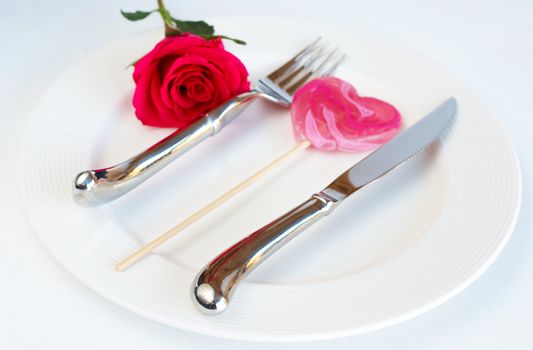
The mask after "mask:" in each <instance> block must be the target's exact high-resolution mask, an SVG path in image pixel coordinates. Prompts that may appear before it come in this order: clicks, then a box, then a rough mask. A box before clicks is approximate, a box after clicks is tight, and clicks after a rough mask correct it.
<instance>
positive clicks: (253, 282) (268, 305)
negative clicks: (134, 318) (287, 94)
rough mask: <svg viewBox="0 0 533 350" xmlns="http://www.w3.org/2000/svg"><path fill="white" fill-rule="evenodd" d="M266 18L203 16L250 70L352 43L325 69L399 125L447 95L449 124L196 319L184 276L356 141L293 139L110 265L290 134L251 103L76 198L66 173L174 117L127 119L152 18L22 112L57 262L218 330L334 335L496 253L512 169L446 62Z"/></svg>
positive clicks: (444, 285)
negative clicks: (200, 137) (236, 41)
mask: <svg viewBox="0 0 533 350" xmlns="http://www.w3.org/2000/svg"><path fill="white" fill-rule="evenodd" d="M271 21H272V19H268V18H238V19H226V20H217V21H214V23H215V24H216V25H217V28H219V30H220V32H223V33H228V34H231V35H236V36H243V37H245V39H247V41H248V42H249V45H248V46H247V47H239V46H235V45H231V44H228V47H230V49H231V50H232V51H233V52H235V53H237V54H238V55H239V56H240V57H241V58H242V59H243V60H244V61H245V63H246V64H247V66H248V68H249V70H250V71H251V72H253V78H255V77H258V76H260V75H261V74H263V73H266V72H268V71H269V70H271V69H272V68H273V67H275V66H276V65H278V64H279V63H280V62H282V61H283V60H285V59H286V58H287V57H289V55H290V54H292V53H294V52H295V51H296V50H298V49H299V48H301V47H302V46H304V45H305V44H306V43H307V42H309V41H310V40H311V39H313V38H314V37H316V36H317V35H319V34H321V35H323V36H325V37H326V38H334V41H335V42H336V43H342V49H343V50H344V51H346V52H347V53H348V55H349V58H350V60H349V62H347V63H346V64H345V65H344V67H343V69H341V70H340V71H339V76H341V77H343V78H345V79H347V80H349V81H351V82H352V83H353V84H354V85H355V86H356V87H357V88H358V90H359V91H360V93H362V94H363V95H372V96H377V97H380V98H383V99H385V100H388V101H390V102H392V103H393V104H395V105H396V106H397V107H398V108H399V109H400V111H401V112H402V114H403V115H404V118H405V125H406V126H409V125H410V124H412V123H413V122H415V121H416V120H417V119H419V118H420V117H422V116H423V115H424V114H425V113H426V112H428V111H430V110H431V109H432V108H434V107H435V106H436V105H437V104H439V103H440V102H441V101H442V100H443V99H444V98H446V97H448V96H455V97H456V98H457V100H458V102H459V109H460V110H459V113H458V118H457V121H456V123H455V125H454V127H453V129H452V130H451V131H450V132H448V134H447V135H446V136H445V137H444V138H443V140H442V141H441V142H439V143H438V144H437V145H436V146H435V147H433V148H431V150H430V151H429V152H426V153H424V154H423V155H421V156H419V157H417V158H415V159H414V160H412V161H410V162H408V163H407V164H406V165H405V166H403V167H401V168H400V169H398V170H396V171H394V172H393V173H392V174H391V175H389V176H386V177H385V178H384V179H383V180H381V181H379V182H377V183H376V184H373V185H372V186H369V187H368V188H367V189H365V190H364V191H361V192H360V193H358V194H357V195H354V196H353V198H350V199H349V200H347V201H346V202H345V203H343V205H342V206H341V207H339V209H338V210H337V211H336V212H335V213H334V214H333V215H331V216H329V217H328V218H327V219H324V220H322V222H320V223H318V224H316V225H315V226H314V227H312V228H311V229H309V230H307V231H306V232H305V233H304V234H302V235H301V236H299V237H298V238H296V239H295V240H294V241H292V242H291V243H290V244H289V245H287V246H286V247H285V248H284V249H282V250H281V251H280V252H279V253H277V254H275V255H274V256H273V257H272V258H271V259H270V260H269V261H268V262H266V263H265V264H264V265H263V266H261V267H260V268H258V269H257V270H256V271H255V272H254V273H253V274H252V275H250V276H249V278H248V279H247V280H246V281H245V282H244V283H243V284H242V285H241V286H240V288H239V289H238V290H237V292H236V294H235V296H234V299H233V305H231V307H230V308H229V309H228V310H227V311H226V312H225V313H224V314H222V315H219V316H212V317H208V316H205V315H203V314H201V313H199V312H198V311H197V310H196V309H195V308H194V306H193V304H192V303H191V300H190V296H189V288H190V284H191V282H192V279H193V276H194V275H195V274H196V272H197V271H198V270H199V269H200V268H201V267H202V266H203V265H204V264H205V263H207V262H208V261H209V260H210V259H211V258H212V257H214V256H215V255H216V254H218V253H219V252H220V251H221V250H222V249H224V248H225V247H227V246H228V245H230V244H231V243H233V242H235V241H237V240H239V239H240V238H242V237H243V236H245V235H247V234H249V233H251V232H252V231H253V230H254V229H257V228H259V227H260V226H262V225H264V224H266V223H268V222H269V221H271V220H272V219H274V218H275V217H277V216H279V215H280V214H282V213H284V212H285V211H286V210H288V209H290V208H291V207H293V206H294V205H296V204H298V203H300V202H301V201H303V200H305V199H306V198H307V197H308V196H309V195H310V194H312V193H314V192H315V191H318V190H320V189H321V188H322V187H323V186H324V185H326V184H328V183H329V182H330V181H331V180H332V179H333V178H335V177H336V176H337V175H338V174H340V173H341V171H343V170H344V169H346V168H347V167H348V166H350V165H352V164H353V163H355V162H356V161H357V160H358V159H360V158H361V157H363V156H364V154H330V153H328V154H326V153H320V152H317V151H306V152H305V154H302V155H300V156H298V157H297V158H296V159H294V160H293V161H291V162H289V164H286V165H285V166H283V167H282V168H281V169H280V170H278V171H277V172H276V173H274V174H272V175H271V176H269V177H268V178H267V179H264V180H262V181H261V182H260V183H258V184H256V185H254V186H252V188H250V189H249V190H247V191H246V192H245V193H243V194H241V195H239V196H238V197H236V198H234V199H233V200H231V202H229V203H228V204H227V205H225V206H224V207H223V208H221V209H219V210H217V211H216V212H215V213H213V214H212V215H209V216H208V217H206V218H205V219H203V220H202V221H201V222H198V223H197V224H195V225H194V226H193V227H191V228H190V229H188V230H187V231H186V232H183V233H182V234H181V235H180V236H179V237H176V238H175V239H174V240H172V241H171V242H169V243H168V244H166V245H165V246H164V247H162V248H161V249H159V250H158V251H157V253H155V254H152V255H150V256H149V257H148V258H146V259H145V260H143V261H142V262H141V263H139V264H137V265H135V266H134V267H132V268H130V269H129V270H127V271H126V272H124V273H117V272H115V271H114V269H113V264H114V263H116V262H117V261H118V260H119V259H121V258H123V257H124V256H126V255H127V254H128V253H130V252H132V251H133V250H135V249H136V248H137V247H138V246H139V244H141V243H142V242H146V241H148V240H149V239H150V238H152V237H154V236H155V235H157V234H159V233H161V232H162V231H164V230H165V229H168V228H169V227H171V226H173V225H175V224H176V223H178V222H179V221H180V220H181V219H183V218H185V217H186V216H187V215H189V214H191V213H192V212H194V211H195V210H196V209H198V208H200V207H201V206H202V205H204V204H206V203H207V201H208V200H210V199H212V198H214V197H215V196H216V195H218V194H221V193H222V192H223V191H225V190H227V189H228V188H229V187H230V186H231V185H233V184H235V183H237V182H239V180H242V179H244V178H245V177H246V176H247V175H249V174H251V173H253V172H254V171H255V170H257V169H259V168H260V167H261V166H263V165H265V164H266V163H267V162H269V161H271V160H272V159H274V158H275V157H276V156H278V155H280V154H281V153H283V152H284V151H286V150H288V149H289V148H290V147H291V146H292V145H294V140H293V139H292V134H291V129H290V127H291V126H290V121H289V117H288V112H287V111H285V110H280V109H277V108H273V107H272V106H270V105H268V104H267V103H256V104H255V105H253V106H252V107H250V108H249V109H248V110H247V111H246V112H245V113H243V114H242V115H241V116H240V117H239V118H238V119H237V120H235V121H234V122H233V123H232V124H230V125H229V126H228V127H227V128H226V129H224V130H223V131H222V132H221V133H220V134H219V135H217V136H216V137H213V138H211V139H209V140H208V141H205V142H204V143H202V144H201V145H200V146H198V147H197V148H195V149H194V150H192V151H191V152H189V153H188V154H186V155H185V156H183V157H182V158H180V159H179V160H178V161H176V162H174V164H172V165H170V166H169V167H168V168H166V169H164V170H163V171H161V172H160V173H159V174H157V175H156V176H154V177H153V178H152V179H150V180H149V181H148V182H146V183H144V184H143V185H142V186H141V187H139V188H138V189H136V190H134V191H133V192H131V193H129V194H128V195H126V196H124V197H123V198H120V199H119V200H117V201H115V202H113V203H111V204H109V205H106V206H102V207H99V208H92V209H88V208H81V207H79V206H77V205H76V204H75V203H74V202H73V200H72V195H71V186H72V182H73V178H74V175H75V174H76V173H77V172H79V171H81V170H83V169H87V168H98V167H104V166H109V165H112V164H114V163H117V162H119V161H121V160H124V159H126V158H128V157H129V156H131V155H133V154H135V153H137V152H139V151H141V150H143V149H144V148H146V147H147V146H149V145H151V144H152V143H154V142H155V141H157V140H159V139H160V138H162V137H163V136H166V135H167V134H168V133H170V131H171V130H163V129H155V128H148V127H143V126H142V125H141V124H140V123H139V122H138V121H137V120H136V119H135V118H134V116H133V110H132V106H131V98H132V93H133V89H134V84H133V82H132V79H131V70H129V69H128V70H126V69H125V66H126V65H127V64H128V63H129V62H131V61H132V60H134V59H135V58H137V57H139V56H140V55H142V53H144V52H146V51H147V50H148V49H149V48H150V47H151V46H153V45H154V44H155V42H156V41H157V40H158V39H159V31H157V32H152V33H147V34H142V35H138V36H136V37H133V38H130V39H127V40H124V41H121V42H118V43H116V44H114V45H111V46H109V47H107V48H105V49H102V50H100V51H98V52H96V53H95V54H93V55H91V56H89V57H87V59H85V60H84V61H83V62H81V63H80V64H78V65H77V66H75V67H74V68H72V69H70V70H69V71H68V72H67V73H66V74H65V75H64V76H63V77H62V78H61V79H59V80H58V81H57V83H56V84H55V85H54V86H53V87H51V88H50V90H49V92H48V93H47V94H46V96H45V97H44V99H43V100H42V102H41V103H40V105H39V106H38V107H37V108H36V110H35V114H34V116H33V118H32V119H31V122H30V123H29V125H28V129H27V132H26V133H25V136H24V142H23V148H22V151H21V153H20V166H19V169H18V170H19V172H20V173H19V176H20V177H19V178H20V182H19V187H20V193H21V196H22V199H23V203H24V207H25V209H26V210H27V213H28V217H29V219H30V220H31V222H32V223H33V225H34V227H35V230H36V232H37V233H38V235H39V237H40V238H41V239H42V241H43V242H44V244H45V245H46V246H47V248H48V249H49V250H50V251H51V253H52V254H53V255H54V256H55V257H56V258H57V260H58V261H59V262H60V264H61V265H63V266H64V267H65V268H66V269H67V270H68V271H70V272H71V273H72V274H73V275H74V276H76V277H77V278H78V279H79V280H80V281H82V282H83V283H85V284H86V285H87V286H89V287H90V288H92V289H93V290H95V291H96V292H97V293H99V294H101V295H102V296H104V297H106V298H107V299H109V300H111V301H113V302H115V303H117V304H119V305H121V306H123V307H125V308H127V309H129V310H131V311H133V312H136V313H138V314H141V315H143V316H145V317H148V318H150V319H153V320H157V321H159V322H161V323H164V324H167V325H170V326H174V327H178V328H181V329H185V330H189V331H193V332H198V333H204V334H209V335H214V336H220V337H228V338H238V339H249V340H265V341H300V340H314V339H325V338H333V337H339V336H345V335H350V334H356V333H361V332H366V331H370V330H373V329H377V328H380V327H384V326H387V325H391V324H394V323H396V322H399V321H402V320H406V319H408V318H410V317H413V316H415V315H417V314H420V313H422V312H424V311H426V310H429V309H430V308H432V307H434V306H436V305H438V304H440V303H442V302H443V301H445V300H447V299H449V298H450V297H452V296H453V295H455V294H456V293H458V292H459V291H460V290H462V289H463V288H464V287H466V286H467V285H468V284H470V283H471V282H472V281H473V280H474V279H475V278H476V277H478V276H479V275H480V274H481V273H482V272H483V271H484V270H485V269H486V268H487V267H488V266H489V264H490V263H491V262H492V261H493V260H494V259H495V258H496V256H497V255H498V253H499V252H500V251H501V249H502V248H503V246H504V244H505V242H506V241H507V239H508V238H509V235H510V233H511V231H512V228H513V225H514V223H515V219H516V216H517V212H518V209H519V204H520V195H521V180H520V172H519V167H518V163H517V158H516V156H515V153H514V151H513V147H512V145H511V142H510V140H509V138H508V136H507V134H506V133H505V131H504V130H503V128H502V126H501V125H500V123H499V122H498V121H497V120H496V118H495V117H494V116H493V115H492V114H491V113H490V112H489V111H488V110H487V109H486V108H485V107H484V106H483V104H481V103H480V101H479V100H478V99H477V98H476V97H475V96H474V95H473V94H472V93H471V92H470V91H469V90H468V89H467V88H465V87H464V85H463V84H462V83H461V82H460V81H459V80H458V79H457V78H455V77H454V76H453V75H452V74H450V72H449V71H447V70H446V69H445V68H444V67H443V66H441V65H439V64H437V63H435V62H433V61H432V60H430V59H429V58H427V57H425V56H423V55H420V54H418V53H417V52H415V51H412V50H409V49H407V48H404V47H399V46H397V45H395V44H394V43H388V42H386V41H384V40H383V39H379V38H376V37H374V36H372V35H371V34H370V33H364V34H359V33H357V32H347V31H345V30H341V29H340V28H338V29H335V28H325V27H324V28H320V27H319V26H317V24H316V23H312V24H310V23H306V22H300V23H296V24H295V22H294V21H293V20H280V19H277V20H276V26H275V27H273V26H270V25H268V24H270V23H271ZM295 26H296V27H297V28H298V29H299V32H298V33H296V32H295V31H294V30H291V28H292V29H293V28H295ZM242 28H247V29H246V31H243V30H242ZM256 28H268V31H266V30H260V29H256ZM241 34H242V35H241ZM276 38H284V39H283V40H281V39H279V40H277V39H276Z"/></svg>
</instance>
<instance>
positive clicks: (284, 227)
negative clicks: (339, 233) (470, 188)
mask: <svg viewBox="0 0 533 350" xmlns="http://www.w3.org/2000/svg"><path fill="white" fill-rule="evenodd" d="M456 110H457V102H456V100H455V99H454V98H450V99H448V100H446V101H445V102H444V103H442V104H441V105H440V106H439V107H437V108H436V109H435V110H433V111H432V112H431V113H429V114H428V115H427V116H425V117H424V118H422V119H421V120H420V121H418V122H417V123H416V124H414V125H413V126H412V127H410V128H409V129H407V130H406V131H404V132H403V133H401V134H400V135H398V136H396V137H395V138H394V139H392V140H391V141H389V142H388V143H386V144H385V145H383V146H382V147H380V148H378V149H377V150H376V151H374V152H373V153H371V154H370V155H368V156H367V157H366V158H364V159H363V160H361V161H360V162H358V163H357V164H355V165H354V166H352V167H351V168H350V169H348V170H347V171H346V172H344V173H343V174H342V175H341V176H339V177H338V178H336V179H335V181H333V182H332V183H331V184H330V185H329V186H327V187H326V188H324V189H323V190H322V191H320V192H318V193H316V194H314V195H313V196H311V198H310V199H308V200H307V201H305V202H304V203H302V204H300V205H299V206H297V207H296V208H294V209H293V210H291V211H289V212H288V213H286V214H284V215H283V216H281V217H279V218H278V219H276V220H274V221H273V222H271V223H270V224H268V225H266V226H264V227H263V228H261V229H259V230H257V231H256V232H254V233H252V234H251V235H249V236H248V237H246V238H244V239H243V240H241V241H239V242H237V243H236V244H234V245H233V246H231V247H230V248H228V249H227V250H225V251H224V252H223V253H222V254H220V255H219V256H218V257H216V258H215V259H214V260H213V261H211V262H210V263H209V264H207V266H206V267H205V268H204V269H203V270H202V271H201V272H200V273H199V274H198V276H197V277H196V279H195V281H194V283H193V285H192V290H191V293H192V298H193V301H194V303H195V304H196V305H198V306H199V308H200V310H202V311H204V312H206V313H219V312H222V311H224V310H225V309H226V308H227V306H228V303H229V302H230V299H231V296H232V294H233V292H234V290H235V288H236V286H237V285H238V283H239V281H240V280H242V279H243V278H244V277H246V276H247V275H248V274H249V273H250V272H251V271H252V270H253V269H254V268H255V267H257V266H258V265H259V264H261V262H263V261H264V260H265V259H266V258H267V257H268V256H270V255H271V254H272V253H274V252H275V251H277V250H278V249H279V248H281V247H282V246H283V245H284V244H285V243H287V242H288V241H289V240H291V239H292V238H293V237H295V236H296V235H297V234H298V233H300V232H302V231H303V230H305V229H306V228H307V227H309V226H311V225H312V224H313V223H315V222H316V221H318V219H320V218H322V217H324V216H326V215H328V214H330V213H331V212H332V211H333V210H334V209H335V208H336V207H337V206H338V205H339V204H340V203H341V202H342V200H344V199H345V198H347V197H348V196H350V195H351V194H352V193H354V192H356V191H357V190H359V189H361V188H362V187H364V186H366V185H368V184H370V183H372V182H374V181H375V180H377V179H379V178H380V177H381V176H383V175H385V174H386V173H388V172H389V171H391V170H392V169H394V168H396V167H397V166H398V165H400V164H402V163H403V162H405V161H406V160H408V159H410V158H412V157H413V156H415V155H416V154H418V153H420V152H421V151H423V150H424V149H425V148H426V147H427V146H428V145H429V144H431V143H432V142H434V141H435V140H436V139H437V138H438V136H439V135H440V134H441V133H442V131H443V130H445V129H446V127H447V126H448V124H449V123H450V121H451V120H452V119H453V117H454V116H455V114H456Z"/></svg>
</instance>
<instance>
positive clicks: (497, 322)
mask: <svg viewBox="0 0 533 350" xmlns="http://www.w3.org/2000/svg"><path fill="white" fill-rule="evenodd" d="M167 6H168V7H169V8H171V9H172V10H173V13H174V14H176V17H179V18H184V19H198V18H203V17H215V16H226V15H227V16H230V15H247V14H254V15H255V14H266V15H283V12H286V13H287V14H288V15H290V16H297V17H303V18H308V19H314V20H319V21H329V22H331V23H332V25H334V23H335V22H337V21H340V22H343V23H344V25H348V26H349V25H350V23H357V27H361V26H365V27H366V28H367V30H368V31H375V32H378V33H380V34H383V35H386V36H388V37H390V38H392V39H393V40H396V41H398V42H400V43H402V44H405V45H408V46H411V47H414V48H416V49H417V50H419V51H421V52H424V53H425V54H427V55H429V56H431V57H433V58H435V59H437V60H438V61H440V62H442V63H444V64H445V65H447V66H448V67H449V68H450V69H451V70H452V71H454V72H455V73H456V74H457V75H458V76H460V77H462V78H463V79H464V81H466V83H467V84H468V85H470V86H471V87H472V88H473V89H474V90H475V91H476V92H477V93H478V95H479V96H480V97H481V98H482V99H483V100H484V101H485V103H486V104H488V105H489V106H490V107H491V108H492V109H493V110H494V111H495V112H496V113H497V114H498V115H499V117H500V118H501V120H502V121H503V123H504V124H505V126H506V128H507V129H508V131H509V133H510V134H511V136H512V139H513V140H514V144H515V146H516V149H517V152H518V155H519V157H520V161H521V165H522V172H523V177H524V192H523V204H522V210H521V215H520V217H519V221H518V224H517V226H516V229H515V231H514V233H513V235H512V237H511V240H510V241H509V243H508V245H507V247H506V248H505V249H504V251H503V253H502V254H501V256H500V257H499V258H498V259H497V260H496V262H495V263H494V264H493V265H492V266H491V267H490V268H489V270H488V271H487V272H486V273H485V274H484V275H483V276H481V278H479V279H478V280H477V281H476V282H475V283H474V284H473V285H472V286H470V287H468V288H467V289H466V290H465V291H464V292H463V293H461V294H460V295H459V296H457V297H455V298H453V299H452V300H451V301H448V302H447V303H445V304H444V305H442V306H440V307H438V308H436V309H434V310H432V311H430V312H428V313H426V314H424V315H422V316H419V317H417V318H415V319H413V320H410V321H407V322H404V323H402V324H399V325H396V326H393V327H390V328H387V329H383V330H379V331H376V332H373V333H369V334H364V335H360V336H355V337H350V338H344V339H338V340H332V341H325V342H317V343H307V344H276V346H275V347H277V348H289V349H304V348H305V349H321V348H333V347H335V348H336V349H353V348H359V349H366V350H369V349H396V350H398V349H433V350H436V349H451V348H453V349H478V348H479V349H502V348H508V349H532V348H533V297H532V296H533V236H532V235H531V227H532V224H533V217H532V216H531V209H532V203H531V202H532V198H531V191H532V190H531V184H532V181H531V180H530V179H531V177H532V175H533V157H532V156H531V146H532V145H533V142H532V137H533V128H532V127H533V102H532V101H533V99H532V95H533V40H532V35H533V20H532V19H533V1H530V0H514V1H504V0H499V1H481V0H468V1H460V0H446V1H414V0H408V1H393V0H389V1H386V0H379V1H368V0H366V1H348V0H346V1H337V0H330V1H328V2H327V3H326V2H322V1H311V0H308V1H283V0H269V1H246V0H231V1H223V2H222V1H216V2H215V1H207V0H195V1H189V2H185V1H177V0H176V1H172V0H167ZM154 7H155V1H150V0H143V1H140V0H136V1H131V0H129V1H126V0H121V1H109V0H94V1H81V0H76V1H59V0H49V1H28V0H26V1H23V0H19V1H9V2H7V1H3V2H2V5H1V6H0V8H1V10H0V11H1V12H0V62H1V65H0V66H1V68H0V121H1V125H0V150H2V153H1V154H2V159H1V160H0V162H1V163H0V164H1V168H0V184H1V191H0V193H1V196H0V213H1V220H0V234H1V244H0V281H1V282H0V349H40V350H46V349H54V350H57V349H69V350H70V349H126V348H127V349H130V350H134V349H143V350H145V349H148V348H153V349H172V350H174V349H186V348H194V349H196V350H200V349H208V348H209V349H211V348H217V349H236V348H243V349H251V350H253V349H270V348H272V347H273V346H272V344H261V343H244V342H238V341H232V340H224V339H216V338H210V337H206V336H201V335H197V334H192V333H187V332H184V331H180V330H177V329H172V328H168V327H165V326H162V325H160V324H158V323H155V322H152V321H149V320H146V319H144V318H142V317H140V316H137V315H134V314H132V313H130V312H128V311H125V310H123V309H121V308H120V307H118V306H115V305H114V304H112V303H110V302H108V301H106V300H104V299H103V298H102V297H100V296H98V295H97V294H95V293H94V292H92V291H90V290H88V289H87V288H85V287H84V286H83V285H82V284H81V283H79V282H78V281H77V280H76V279H74V278H73V277H72V276H70V275H69V274H68V273H67V272H65V271H64V270H63V269H62V268H61V267H60V266H59V265H58V264H57V263H56V262H55V261H54V260H53V258H52V257H51V256H50V255H49V254H48V253H47V252H46V250H45V249H44V248H43V246H42V245H41V244H40V243H39V241H38V240H37V238H36V236H35V234H34V233H33V231H32V228H31V227H30V224H29V222H28V220H27V219H26V217H25V215H24V212H23V209H22V206H21V204H20V202H19V199H18V195H17V189H16V171H15V170H16V160H17V148H18V146H17V144H18V140H19V137H20V135H21V132H22V130H23V127H24V124H25V122H26V121H27V119H28V117H29V115H30V113H31V110H32V107H33V106H34V104H35V103H36V102H37V101H38V99H39V97H40V96H41V95H42V94H43V93H44V92H45V91H46V89H47V88H48V87H49V86H50V84H51V83H52V82H53V81H54V80H55V79H56V78H57V77H58V75H60V74H61V73H62V72H63V71H64V70H65V69H66V68H67V67H68V66H70V65H72V64H74V63H75V62H77V61H79V60H81V59H83V58H84V57H85V55H87V54H88V53H90V52H91V51H93V50H95V49H97V48H99V47H102V46H106V45H107V44H109V43H111V42H112V41H114V40H117V39H120V38H124V37H127V36H130V35H132V34H134V33H137V32H140V31H143V30H146V29H148V28H154V27H156V26H157V25H159V23H160V22H159V21H160V20H159V18H158V17H157V16H153V18H149V19H147V20H145V21H141V22H137V23H131V22H128V21H126V20H124V19H122V18H121V16H120V14H119V9H120V8H123V9H127V10H137V9H151V8H154ZM284 7H285V8H286V11H282V9H283V8H284ZM231 34H232V35H235V36H239V34H238V33H231ZM487 191H490V188H487Z"/></svg>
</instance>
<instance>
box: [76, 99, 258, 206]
mask: <svg viewBox="0 0 533 350" xmlns="http://www.w3.org/2000/svg"><path fill="white" fill-rule="evenodd" d="M260 95H261V94H260V93H259V92H258V91H257V90H252V91H249V92H245V93H243V94H240V95H238V96H237V97H235V98H233V99H231V100H229V101H227V102H226V103H224V104H222V105H221V106H220V107H218V108H217V109H215V110H214V111H212V112H211V113H209V114H207V115H206V116H204V117H203V118H201V119H200V120H198V121H197V122H195V123H194V124H192V125H190V126H189V127H188V128H186V129H184V130H177V131H175V132H174V133H172V134H170V135H169V136H167V137H166V138H164V139H163V140H161V141H159V142H158V143H156V144H155V145H153V146H151V147H150V148H148V149H147V150H145V151H144V152H141V153H139V154H138V155H136V156H134V157H132V158H130V159H128V160H126V161H124V162H122V163H120V164H117V165H115V166H111V167H108V168H104V169H98V170H87V171H83V172H81V173H79V174H78V175H77V176H76V179H75V181H74V189H73V194H74V199H75V200H76V202H78V203H79V204H81V205H84V206H95V205H100V204H104V203H106V202H110V201H112V200H114V199H116V198H118V197H120V196H122V195H123V194H125V193H127V192H129V191H131V190H132V189H134V188H135V187H137V186H138V185H140V184H141V183H143V182H144V181H146V180H147V179H148V178H150V177H151V176H152V175H154V174H155V173H157V172H158V171H159V170H161V169H162V168H164V167H165V166H167V165H168V164H170V163H171V162H172V161H173V160H174V159H176V158H178V157H179V156H181V155H182V154H183V153H185V152H187V151H188V150H189V149H191V148H193V147H194V146H196V145H197V144H198V143H200V142H201V141H203V140H204V139H206V138H207V137H209V136H212V135H214V134H216V133H217V132H218V131H220V129H222V128H223V127H224V126H225V125H226V124H228V123H229V122H230V121H232V120H233V119H234V118H235V117H236V116H237V115H238V114H240V113H241V112H242V111H243V110H244V108H245V107H246V106H248V104H249V103H250V102H251V101H252V100H253V99H254V98H255V97H257V96H260Z"/></svg>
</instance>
